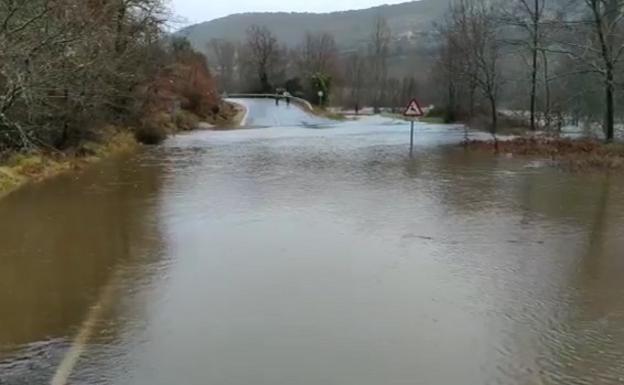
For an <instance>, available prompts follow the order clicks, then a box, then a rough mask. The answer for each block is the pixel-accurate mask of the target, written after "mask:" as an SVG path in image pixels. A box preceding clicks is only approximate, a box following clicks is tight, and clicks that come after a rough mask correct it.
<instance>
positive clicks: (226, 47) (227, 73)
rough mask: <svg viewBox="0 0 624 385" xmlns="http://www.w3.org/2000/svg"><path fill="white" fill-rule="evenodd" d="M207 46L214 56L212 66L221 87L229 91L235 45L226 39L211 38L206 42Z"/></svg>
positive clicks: (234, 57) (234, 58) (234, 61)
mask: <svg viewBox="0 0 624 385" xmlns="http://www.w3.org/2000/svg"><path fill="white" fill-rule="evenodd" d="M207 48H208V51H209V52H211V53H212V58H214V60H213V63H214V64H213V66H214V67H215V69H216V76H217V80H218V81H219V84H220V86H221V89H222V90H224V91H231V90H232V87H233V83H234V72H235V70H236V45H234V43H232V42H229V41H226V40H220V39H212V40H210V41H209V42H208V44H207Z"/></svg>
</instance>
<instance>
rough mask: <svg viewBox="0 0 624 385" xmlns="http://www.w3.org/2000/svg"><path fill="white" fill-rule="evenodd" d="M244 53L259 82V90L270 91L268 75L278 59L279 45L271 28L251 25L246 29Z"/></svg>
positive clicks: (271, 88)
mask: <svg viewBox="0 0 624 385" xmlns="http://www.w3.org/2000/svg"><path fill="white" fill-rule="evenodd" d="M246 54H247V55H248V57H247V59H248V60H249V61H250V63H251V65H252V67H253V69H254V71H255V73H256V75H257V77H258V81H259V82H260V84H259V86H260V91H261V92H272V91H273V87H272V85H271V82H270V79H269V77H270V75H271V72H272V71H274V70H275V67H276V66H277V63H278V61H279V55H280V47H279V44H278V42H277V38H276V37H275V36H274V35H273V33H272V32H271V30H269V29H268V28H267V27H266V26H262V27H261V26H258V25H253V26H251V27H250V28H249V29H248V30H247V52H246Z"/></svg>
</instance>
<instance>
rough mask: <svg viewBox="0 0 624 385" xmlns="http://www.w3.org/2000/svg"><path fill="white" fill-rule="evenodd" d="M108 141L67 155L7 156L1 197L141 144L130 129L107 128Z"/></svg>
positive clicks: (0, 172) (1, 165)
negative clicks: (26, 185)
mask: <svg viewBox="0 0 624 385" xmlns="http://www.w3.org/2000/svg"><path fill="white" fill-rule="evenodd" d="M104 132H106V133H107V136H106V137H107V138H108V139H107V140H106V141H103V142H102V143H96V142H84V143H82V144H81V145H79V146H78V147H76V148H74V149H72V151H70V152H67V153H59V152H49V151H32V152H29V153H17V154H12V155H10V156H7V157H6V158H5V159H4V160H3V161H0V197H2V196H4V195H6V194H7V193H9V192H11V191H13V190H15V189H17V188H19V187H21V186H23V185H24V184H26V183H28V182H38V181H41V180H44V179H47V178H50V177H53V176H55V175H58V174H61V173H64V172H68V171H71V170H80V169H82V168H84V167H85V166H87V165H88V164H91V163H94V162H96V161H99V160H100V159H102V158H104V157H107V156H110V155H113V154H118V153H124V152H128V151H132V150H134V149H136V148H137V141H136V140H135V138H134V136H133V134H132V133H130V132H129V131H128V130H123V131H121V130H118V129H116V128H114V127H107V128H105V129H104Z"/></svg>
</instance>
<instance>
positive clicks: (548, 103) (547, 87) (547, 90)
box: [542, 51, 552, 127]
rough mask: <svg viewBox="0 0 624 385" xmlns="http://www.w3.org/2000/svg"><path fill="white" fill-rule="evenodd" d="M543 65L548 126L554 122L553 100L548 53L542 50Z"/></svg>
mask: <svg viewBox="0 0 624 385" xmlns="http://www.w3.org/2000/svg"><path fill="white" fill-rule="evenodd" d="M542 66H543V67H544V116H545V117H546V127H550V126H551V124H552V117H551V116H550V115H551V101H550V80H549V79H548V55H547V54H546V51H542Z"/></svg>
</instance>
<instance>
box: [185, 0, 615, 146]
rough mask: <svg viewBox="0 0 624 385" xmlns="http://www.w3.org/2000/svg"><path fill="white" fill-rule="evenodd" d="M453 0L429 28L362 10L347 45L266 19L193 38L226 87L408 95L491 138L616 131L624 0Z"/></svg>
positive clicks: (323, 100) (391, 98)
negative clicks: (283, 31) (239, 33)
mask: <svg viewBox="0 0 624 385" xmlns="http://www.w3.org/2000/svg"><path fill="white" fill-rule="evenodd" d="M449 3H450V5H448V6H447V7H448V9H447V11H446V13H445V14H444V16H443V17H442V18H441V19H438V20H436V21H435V23H432V28H431V33H429V34H427V36H423V35H419V34H415V33H413V32H414V31H411V32H409V33H408V32H406V31H405V29H404V28H405V27H404V26H401V25H392V24H391V21H392V20H394V19H392V18H389V19H386V18H385V17H384V14H383V12H378V13H377V15H376V16H375V17H369V18H368V19H367V21H366V23H365V24H366V25H368V27H367V32H364V33H362V36H360V42H359V43H352V45H350V46H348V47H343V46H339V45H338V44H337V43H336V40H335V38H334V36H333V35H332V34H331V33H328V32H316V33H307V34H306V35H305V36H304V38H302V39H301V41H300V42H299V43H298V44H293V43H292V41H288V44H286V43H283V42H280V41H279V40H278V37H277V36H278V35H277V34H275V33H273V31H272V30H271V26H270V25H268V26H267V25H253V26H251V27H250V28H249V29H248V30H247V34H246V38H245V39H242V40H238V41H227V40H224V39H213V40H211V41H210V42H209V43H208V44H207V45H206V46H204V47H197V48H199V49H203V50H205V51H206V52H208V54H209V56H210V57H211V58H213V60H211V64H212V65H213V67H214V68H215V69H216V72H217V78H218V79H219V84H220V85H221V87H223V89H224V90H225V91H229V92H261V91H262V92H271V93H272V92H275V91H276V90H282V89H283V90H287V91H288V92H290V93H291V94H293V95H297V96H300V97H303V98H306V99H308V100H309V101H310V102H312V103H313V104H315V105H318V106H321V107H327V106H331V107H337V108H342V109H345V110H348V111H350V113H351V112H353V111H360V112H361V111H362V110H364V109H366V110H367V111H368V110H369V108H370V109H372V111H373V112H375V113H380V112H384V113H391V114H394V116H398V114H400V113H401V111H402V109H403V108H404V107H405V105H406V104H407V102H408V101H409V100H410V99H411V98H414V97H415V98H418V99H420V101H421V104H422V105H434V106H436V107H435V108H434V109H433V110H432V111H430V112H429V114H428V116H426V117H425V118H423V119H422V120H421V121H428V122H433V123H441V122H445V123H455V122H458V123H463V124H466V125H467V126H468V127H470V128H471V129H477V130H483V131H486V132H489V133H491V134H492V138H493V139H492V141H493V142H494V143H496V142H499V139H498V136H499V135H501V134H506V135H509V134H511V135H515V136H524V135H526V136H527V137H531V136H534V135H535V134H538V133H539V134H545V135H550V136H557V135H559V134H565V129H566V128H574V129H575V130H576V131H579V130H580V128H582V127H591V128H592V130H587V131H591V134H592V136H599V137H601V138H603V139H604V140H605V141H606V142H613V141H616V140H618V127H622V126H623V124H624V121H623V120H622V116H623V115H622V113H621V111H622V110H623V108H624V104H623V101H624V99H623V98H618V95H619V94H620V93H621V92H622V91H623V87H624V86H623V84H624V82H623V81H622V79H624V63H623V60H622V59H623V58H624V3H623V2H621V1H617V0H585V1H578V2H570V1H566V0H509V1H502V0H499V1H490V0H452V1H449ZM432 22H433V20H432ZM363 24H364V23H363ZM394 28H397V29H398V30H396V29H394ZM401 28H403V29H401ZM364 36H365V37H364ZM579 36H582V37H583V39H581V40H580V41H579ZM204 41H205V40H204ZM339 41H342V40H340V39H339ZM202 44H203V43H202ZM399 59H400V60H399ZM398 62H400V63H404V64H405V63H407V64H409V66H408V67H405V66H398V65H397V63H398ZM320 95H322V96H320ZM620 131H624V130H622V129H620ZM619 135H620V138H621V136H622V133H621V132H620V133H619ZM527 143H528V144H531V143H532V142H531V141H528V142H527ZM579 155H582V154H579Z"/></svg>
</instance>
